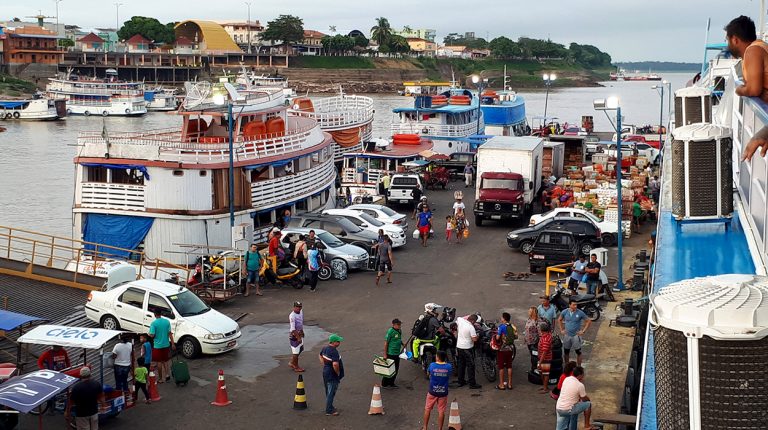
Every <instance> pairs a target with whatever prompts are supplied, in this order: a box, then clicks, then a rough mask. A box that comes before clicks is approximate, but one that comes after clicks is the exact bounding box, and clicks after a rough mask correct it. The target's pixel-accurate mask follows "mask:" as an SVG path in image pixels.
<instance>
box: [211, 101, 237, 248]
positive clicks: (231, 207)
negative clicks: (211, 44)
mask: <svg viewBox="0 0 768 430" xmlns="http://www.w3.org/2000/svg"><path fill="white" fill-rule="evenodd" d="M213 104H215V105H217V106H224V105H225V104H226V105H227V120H228V121H229V127H228V132H229V226H230V227H231V228H230V230H231V231H232V234H233V236H234V231H233V230H234V227H235V156H234V152H235V151H234V145H233V142H232V141H233V138H232V129H233V128H234V122H233V120H232V105H233V103H232V99H231V98H229V97H226V96H225V95H224V94H223V93H220V92H217V93H214V94H213ZM233 239H234V238H233ZM232 242H234V240H232Z"/></svg>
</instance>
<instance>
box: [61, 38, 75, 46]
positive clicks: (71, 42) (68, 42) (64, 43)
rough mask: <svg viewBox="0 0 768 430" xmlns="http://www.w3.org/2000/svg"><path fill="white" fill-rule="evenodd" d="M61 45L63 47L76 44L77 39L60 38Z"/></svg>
mask: <svg viewBox="0 0 768 430" xmlns="http://www.w3.org/2000/svg"><path fill="white" fill-rule="evenodd" d="M59 46H60V47H62V48H69V47H72V46H75V41H74V40H72V39H59Z"/></svg>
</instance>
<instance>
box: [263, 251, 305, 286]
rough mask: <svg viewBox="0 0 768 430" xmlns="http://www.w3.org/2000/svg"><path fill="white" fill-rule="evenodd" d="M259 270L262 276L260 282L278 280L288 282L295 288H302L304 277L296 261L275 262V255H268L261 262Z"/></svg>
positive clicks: (272, 282) (274, 281)
mask: <svg viewBox="0 0 768 430" xmlns="http://www.w3.org/2000/svg"><path fill="white" fill-rule="evenodd" d="M275 265H277V266H278V267H277V270H275V269H274V266H275ZM261 271H262V273H263V275H264V276H262V277H261V278H260V282H264V283H266V282H269V283H271V284H274V283H276V282H278V281H279V282H281V283H284V284H288V285H290V286H292V287H293V288H295V289H297V290H299V289H302V288H304V279H303V276H301V273H302V270H301V267H299V266H298V265H296V263H295V262H293V261H288V262H284V263H282V264H277V258H276V257H268V258H265V259H264V261H263V262H262V270H261Z"/></svg>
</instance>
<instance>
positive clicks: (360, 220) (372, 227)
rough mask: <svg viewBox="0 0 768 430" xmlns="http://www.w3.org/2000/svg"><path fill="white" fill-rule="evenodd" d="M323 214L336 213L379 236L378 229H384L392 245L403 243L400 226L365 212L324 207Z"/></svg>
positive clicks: (403, 236) (404, 236) (397, 245)
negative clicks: (384, 221) (387, 222)
mask: <svg viewBox="0 0 768 430" xmlns="http://www.w3.org/2000/svg"><path fill="white" fill-rule="evenodd" d="M323 214H325V215H337V216H341V217H344V218H346V219H348V220H349V221H351V222H352V224H354V225H356V226H358V227H360V228H362V229H363V230H368V231H370V232H372V233H375V234H376V237H378V236H379V229H381V230H384V234H386V235H388V236H389V238H390V239H392V247H393V248H397V247H400V246H403V245H405V242H406V235H405V231H403V228H402V227H398V226H396V225H394V224H386V223H383V222H381V221H379V220H377V219H376V218H374V217H372V216H370V215H368V214H366V213H365V212H360V211H356V210H353V209H326V210H324V211H323Z"/></svg>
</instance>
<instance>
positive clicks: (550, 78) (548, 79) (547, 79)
mask: <svg viewBox="0 0 768 430" xmlns="http://www.w3.org/2000/svg"><path fill="white" fill-rule="evenodd" d="M542 78H543V79H544V86H546V87H547V95H546V96H545V97H544V125H547V107H548V106H547V105H548V104H549V87H551V86H552V82H555V79H557V75H555V74H554V73H544V75H543V76H542Z"/></svg>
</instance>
